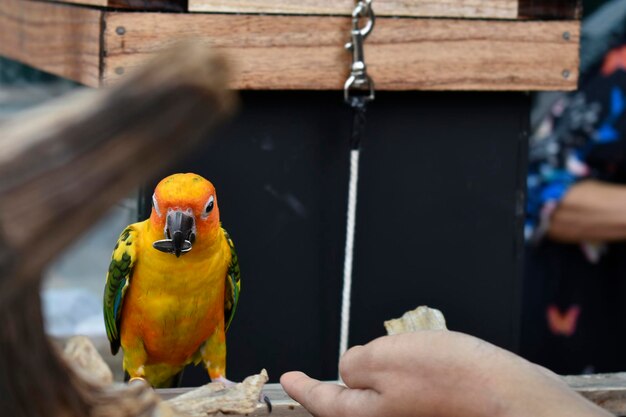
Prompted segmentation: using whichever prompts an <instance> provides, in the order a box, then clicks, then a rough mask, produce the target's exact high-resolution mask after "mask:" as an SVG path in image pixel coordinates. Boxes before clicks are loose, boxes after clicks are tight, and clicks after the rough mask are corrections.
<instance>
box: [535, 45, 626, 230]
mask: <svg viewBox="0 0 626 417" xmlns="http://www.w3.org/2000/svg"><path fill="white" fill-rule="evenodd" d="M625 69H626V46H620V47H618V48H615V49H613V50H611V51H610V52H609V53H608V54H607V55H606V57H605V60H604V62H603V64H602V66H601V67H600V68H598V70H597V72H596V73H595V74H594V75H593V76H591V77H589V78H588V79H587V80H583V83H582V85H581V88H580V89H579V90H578V91H576V92H574V93H572V94H570V95H565V96H563V97H561V98H559V99H558V100H557V101H556V102H555V103H554V104H553V105H552V107H551V109H550V112H549V114H548V115H547V116H546V117H545V118H544V119H543V121H542V122H541V123H540V124H539V126H538V127H537V129H536V131H535V132H534V133H533V135H532V136H531V140H530V154H529V174H528V197H527V206H526V209H527V216H526V224H525V226H526V227H525V235H526V238H527V240H530V241H535V242H537V241H539V240H540V239H541V237H542V236H543V234H544V232H545V231H546V230H547V225H548V222H549V219H550V215H551V213H552V211H553V210H554V209H555V208H556V207H557V205H558V203H559V201H560V200H561V199H562V198H563V196H564V195H565V194H566V193H567V191H568V190H569V188H570V187H571V186H572V185H574V184H575V183H577V182H578V181H581V180H584V179H586V178H596V179H600V180H603V181H608V182H615V183H625V182H626V181H625V180H626V166H625V165H626V164H625V160H626V158H625V156H626V143H625V142H624V141H625V136H624V133H625V132H626V117H625V111H626V72H625Z"/></svg>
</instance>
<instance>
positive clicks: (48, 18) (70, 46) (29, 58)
mask: <svg viewBox="0 0 626 417" xmlns="http://www.w3.org/2000/svg"><path fill="white" fill-rule="evenodd" d="M101 25H102V12H101V11H99V10H92V9H87V8H79V7H72V6H68V5H60V4H51V3H39V2H31V1H23V0H2V1H0V55H3V56H5V57H8V58H11V59H14V60H17V61H21V62H23V63H25V64H28V65H31V66H33V67H36V68H38V69H41V70H43V71H46V72H50V73H53V74H56V75H60V76H62V77H65V78H69V79H72V80H74V81H78V82H80V83H83V84H87V85H91V86H96V85H98V84H99V80H100V33H101Z"/></svg>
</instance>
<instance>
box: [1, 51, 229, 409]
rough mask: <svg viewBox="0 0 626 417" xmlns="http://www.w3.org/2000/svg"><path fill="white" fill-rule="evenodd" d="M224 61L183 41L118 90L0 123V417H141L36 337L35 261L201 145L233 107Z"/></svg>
mask: <svg viewBox="0 0 626 417" xmlns="http://www.w3.org/2000/svg"><path fill="white" fill-rule="evenodd" d="M227 83H228V80H227V71H226V65H225V63H224V62H223V60H222V59H221V58H219V57H217V56H215V55H213V54H211V53H209V52H208V51H207V50H206V47H202V46H198V45H193V44H186V45H178V46H177V47H176V48H175V49H173V50H171V51H169V52H166V53H164V54H163V55H161V56H159V57H157V58H155V60H154V61H153V62H152V63H151V64H150V65H148V66H147V67H145V68H143V69H141V70H139V71H138V72H137V73H136V74H134V76H133V77H130V78H129V79H128V80H126V81H125V82H124V83H123V84H122V85H119V86H118V87H116V88H114V89H112V90H108V91H100V92H95V91H89V92H81V93H79V94H76V95H74V96H72V97H70V98H67V99H63V100H62V101H59V102H57V103H55V104H53V105H50V106H46V107H45V108H41V109H37V110H34V111H31V112H28V113H26V114H23V115H21V116H20V117H17V118H15V119H14V120H12V121H11V122H8V123H5V124H3V125H0V129H1V132H2V134H1V135H0V317H1V318H2V321H3V325H2V326H0V369H2V372H0V393H2V395H0V415H1V416H20V417H22V416H25V417H31V416H42V415H45V416H51V417H56V416H64V417H72V416H81V417H84V416H95V415H98V416H102V417H106V416H133V417H135V416H144V415H145V416H148V415H152V411H153V410H154V409H155V406H156V404H157V402H158V397H157V396H156V394H154V392H153V390H151V389H147V388H146V387H143V386H138V387H137V386H133V387H125V386H124V387H121V388H120V387H116V386H110V387H102V386H101V385H100V384H98V383H95V382H94V381H92V380H87V379H85V378H84V377H82V376H81V375H80V374H78V373H76V372H74V371H73V370H72V369H71V368H69V367H68V366H67V365H66V364H65V363H64V362H63V361H61V360H60V358H59V354H58V352H57V351H56V350H55V349H53V348H52V346H51V345H50V343H49V341H48V339H47V338H46V336H45V335H44V330H43V322H42V314H41V305H40V300H39V284H40V277H41V274H40V271H41V269H42V268H43V267H44V265H45V264H46V263H47V262H48V261H50V260H51V259H52V258H53V257H54V256H55V255H57V254H58V253H59V252H60V251H61V250H62V249H63V248H65V247H66V246H67V245H68V244H69V243H70V242H72V241H73V240H74V239H75V238H76V237H77V236H78V235H79V234H80V233H81V232H83V231H84V230H85V229H86V228H87V227H88V226H89V225H91V224H93V223H94V222H95V221H96V220H97V219H98V218H99V217H100V216H101V215H102V214H103V213H105V212H106V211H107V210H108V209H109V208H110V207H111V206H112V205H113V204H115V203H116V202H117V201H118V200H119V199H120V198H121V197H123V196H125V195H127V194H128V193H129V192H130V191H131V190H132V189H133V188H134V187H136V186H137V185H139V184H141V183H142V182H143V181H145V180H146V179H148V178H149V177H153V176H155V175H156V174H157V173H158V172H159V171H160V170H162V169H163V168H165V167H167V166H168V165H170V164H172V163H173V162H174V161H175V159H176V158H178V157H179V156H181V155H182V154H184V153H185V152H186V151H188V150H190V149H191V148H192V147H193V146H194V145H196V144H198V143H199V142H200V141H201V140H203V139H207V138H208V133H209V132H210V130H211V129H212V128H213V127H214V126H215V125H216V124H217V123H218V122H219V121H221V120H222V119H224V118H225V117H226V116H227V115H228V114H229V113H230V112H231V111H232V110H233V108H234V104H235V100H234V98H233V96H232V94H231V93H230V92H229V91H228V90H227V89H226V85H227Z"/></svg>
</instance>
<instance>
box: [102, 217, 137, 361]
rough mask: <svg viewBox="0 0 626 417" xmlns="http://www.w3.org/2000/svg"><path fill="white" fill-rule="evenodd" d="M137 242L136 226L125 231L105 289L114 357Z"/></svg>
mask: <svg viewBox="0 0 626 417" xmlns="http://www.w3.org/2000/svg"><path fill="white" fill-rule="evenodd" d="M136 240H137V230H136V229H135V227H134V225H131V226H128V227H127V228H126V229H124V231H123V232H122V234H121V235H120V237H119V239H118V240H117V243H116V244H115V249H114V250H113V255H112V257H111V263H110V264H109V272H108V273H107V281H106V285H105V287H104V325H105V327H106V331H107V337H108V338H109V342H110V343H111V353H112V354H114V355H115V354H116V353H117V351H118V350H119V349H120V323H121V314H122V305H123V303H124V294H125V293H126V290H127V289H128V286H129V284H130V278H131V277H132V275H133V266H134V265H135V261H136V260H137V255H136Z"/></svg>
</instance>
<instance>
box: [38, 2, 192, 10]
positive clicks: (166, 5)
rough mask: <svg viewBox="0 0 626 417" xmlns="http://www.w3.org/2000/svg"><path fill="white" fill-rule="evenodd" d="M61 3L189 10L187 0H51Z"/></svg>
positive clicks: (123, 7)
mask: <svg viewBox="0 0 626 417" xmlns="http://www.w3.org/2000/svg"><path fill="white" fill-rule="evenodd" d="M50 1H56V2H59V3H72V4H82V5H85V6H95V7H106V8H114V9H115V8H117V9H133V10H146V11H148V10H153V11H164V12H184V11H187V0H50Z"/></svg>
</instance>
